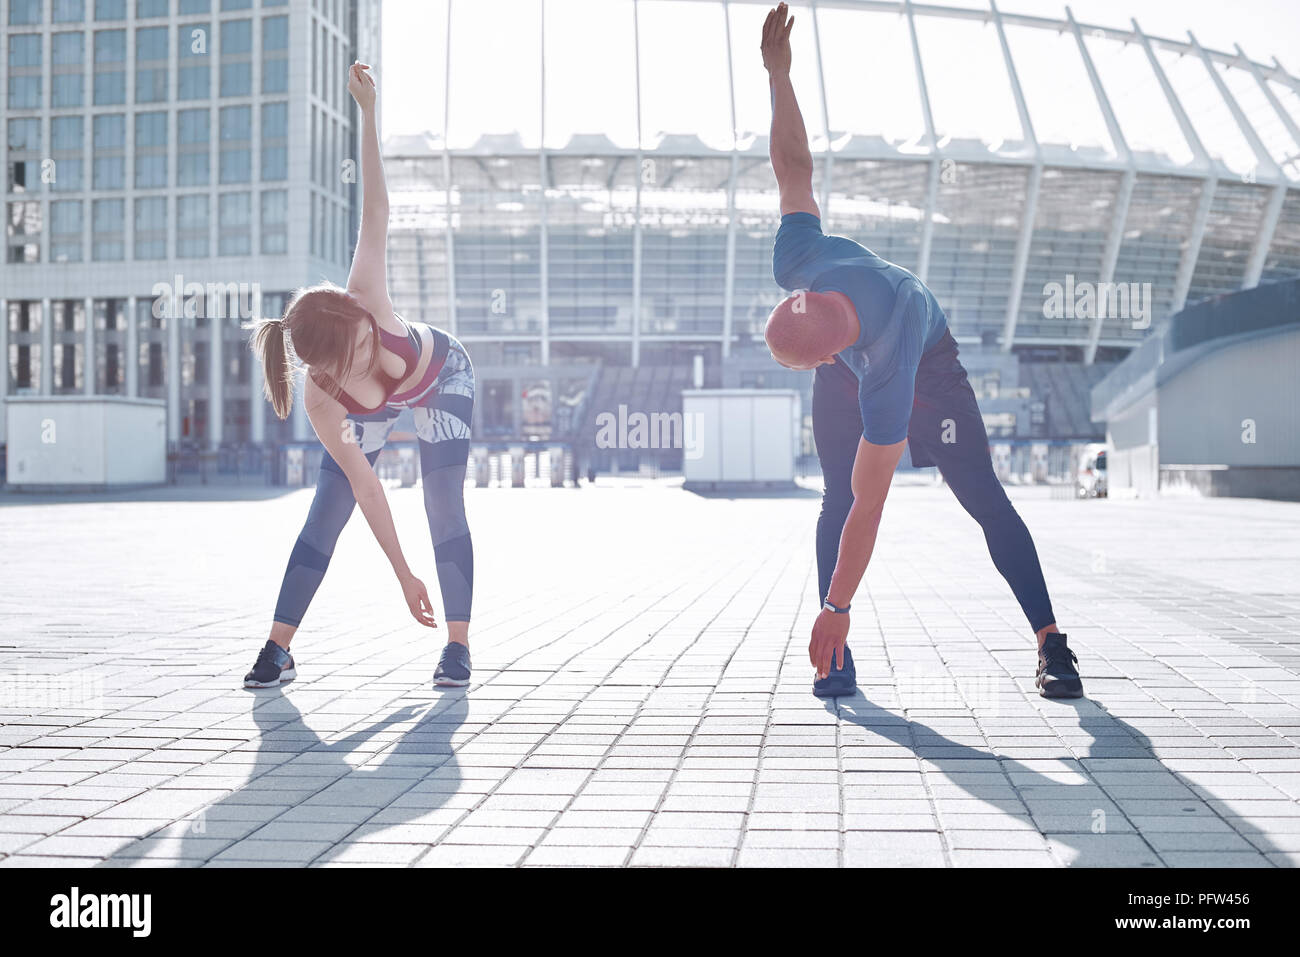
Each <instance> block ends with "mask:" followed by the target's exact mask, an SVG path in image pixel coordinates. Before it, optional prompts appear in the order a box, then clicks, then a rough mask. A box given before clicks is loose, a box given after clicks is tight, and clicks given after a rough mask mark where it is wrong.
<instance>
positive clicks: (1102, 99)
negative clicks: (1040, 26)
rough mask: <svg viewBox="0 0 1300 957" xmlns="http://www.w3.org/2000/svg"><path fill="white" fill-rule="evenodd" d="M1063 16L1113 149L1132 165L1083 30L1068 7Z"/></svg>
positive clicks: (1126, 141)
mask: <svg viewBox="0 0 1300 957" xmlns="http://www.w3.org/2000/svg"><path fill="white" fill-rule="evenodd" d="M1065 18H1066V22H1067V23H1068V24H1069V25H1070V30H1071V31H1072V32H1073V33H1074V42H1075V44H1076V45H1077V46H1078V48H1079V57H1080V58H1081V59H1082V60H1083V68H1084V70H1085V71H1086V72H1087V74H1088V82H1089V83H1091V84H1092V92H1093V95H1094V96H1096V97H1097V105H1098V106H1099V107H1101V115H1102V119H1104V120H1105V121H1106V129H1107V131H1109V133H1110V138H1111V141H1112V142H1113V143H1114V144H1115V151H1116V152H1117V153H1118V154H1119V156H1120V158H1121V159H1123V160H1124V161H1125V162H1126V163H1128V164H1129V166H1130V167H1131V166H1132V165H1133V152H1132V151H1131V150H1130V149H1129V148H1128V140H1127V139H1125V137H1124V130H1123V129H1122V128H1121V127H1120V125H1119V120H1118V119H1116V118H1115V111H1114V110H1113V109H1112V108H1111V105H1110V97H1108V96H1107V95H1106V88H1105V87H1104V86H1102V83H1101V76H1100V75H1099V74H1098V73H1097V66H1096V64H1095V63H1093V62H1092V54H1090V53H1089V52H1088V47H1087V45H1086V44H1085V43H1084V42H1083V32H1082V31H1081V30H1080V29H1079V24H1078V22H1077V21H1076V20H1075V19H1074V13H1073V12H1072V11H1071V10H1070V8H1069V7H1066V8H1065Z"/></svg>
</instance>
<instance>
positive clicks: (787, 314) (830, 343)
mask: <svg viewBox="0 0 1300 957" xmlns="http://www.w3.org/2000/svg"><path fill="white" fill-rule="evenodd" d="M763 338H764V339H766V340H767V347H768V349H770V350H771V351H772V358H774V359H776V361H777V362H779V363H781V365H783V366H785V367H786V368H787V369H812V368H814V367H816V366H818V365H820V364H821V363H822V362H823V361H824V360H830V359H832V358H833V357H834V355H835V353H837V352H839V351H840V350H841V349H845V348H847V347H848V346H849V345H851V344H852V343H853V341H854V339H856V338H857V335H856V332H855V331H854V330H852V329H850V328H849V317H848V315H847V313H846V312H845V310H844V308H843V307H842V306H841V305H840V304H839V303H838V302H836V301H835V300H834V299H833V298H831V296H829V295H828V294H826V293H824V292H809V291H807V290H800V291H799V292H796V293H793V294H791V295H790V296H787V297H786V298H785V299H782V300H781V301H780V302H779V303H778V304H777V307H776V308H775V309H773V310H772V314H771V315H770V316H768V317H767V327H766V328H765V329H764V330H763Z"/></svg>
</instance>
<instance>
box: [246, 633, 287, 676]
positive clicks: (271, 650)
mask: <svg viewBox="0 0 1300 957" xmlns="http://www.w3.org/2000/svg"><path fill="white" fill-rule="evenodd" d="M296 677H298V672H297V671H296V670H295V669H294V666H293V655H291V654H289V652H287V651H285V650H284V649H283V648H281V647H280V646H279V645H277V644H276V643H275V642H274V641H271V640H270V639H269V638H268V639H267V641H266V644H265V645H263V646H262V650H261V651H260V652H259V653H258V655H257V663H256V664H254V665H253V670H252V671H250V672H249V673H248V674H246V675H244V687H245V688H274V687H276V686H277V685H281V684H284V683H285V682H287V681H292V680H293V679H294V678H296Z"/></svg>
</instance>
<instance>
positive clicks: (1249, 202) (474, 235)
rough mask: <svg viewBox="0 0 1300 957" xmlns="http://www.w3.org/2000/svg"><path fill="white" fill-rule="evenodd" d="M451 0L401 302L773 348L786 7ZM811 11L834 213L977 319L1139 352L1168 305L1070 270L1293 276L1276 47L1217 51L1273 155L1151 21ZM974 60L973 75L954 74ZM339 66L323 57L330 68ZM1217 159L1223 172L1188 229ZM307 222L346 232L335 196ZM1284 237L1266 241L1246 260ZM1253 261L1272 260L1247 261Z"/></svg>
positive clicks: (1233, 277)
mask: <svg viewBox="0 0 1300 957" xmlns="http://www.w3.org/2000/svg"><path fill="white" fill-rule="evenodd" d="M430 7H431V8H432V9H431V11H430V15H429V17H428V22H429V23H430V24H432V28H431V32H430V34H429V35H428V36H426V37H422V40H421V42H422V43H424V44H425V45H426V46H427V45H429V44H434V45H436V46H437V48H438V50H439V51H445V53H446V56H447V58H448V60H447V69H446V72H445V74H444V71H443V70H441V69H439V70H432V71H429V82H430V88H429V91H428V98H427V99H428V104H429V111H430V121H429V130H430V132H428V133H427V134H424V135H419V136H415V135H412V136H398V137H393V138H391V139H390V140H389V142H388V143H387V144H386V154H387V156H386V162H387V164H388V170H389V173H390V180H391V189H390V193H391V196H392V202H393V207H394V224H393V228H392V230H391V234H390V259H389V266H390V275H391V283H392V291H393V296H394V300H395V302H396V303H397V304H398V307H399V309H400V310H401V311H402V312H403V313H404V314H406V315H411V316H424V317H429V318H430V321H441V322H444V323H446V324H447V325H448V326H449V327H450V328H452V329H453V330H454V331H455V332H456V333H457V334H458V335H461V336H464V337H466V338H467V339H470V340H472V341H474V342H476V343H481V344H483V345H491V347H492V349H493V353H492V354H494V355H495V354H501V355H504V347H505V346H507V345H508V346H511V347H512V348H524V347H530V348H534V351H533V352H532V353H530V355H533V354H535V355H538V356H540V357H541V358H542V359H551V360H553V361H558V359H559V358H560V357H578V358H581V357H584V356H585V357H590V358H601V357H603V356H605V355H606V353H607V352H608V350H609V349H611V348H613V349H614V351H615V353H616V354H618V355H628V356H639V357H640V359H641V361H643V362H644V361H648V360H647V357H651V356H659V355H668V354H671V352H672V350H673V349H674V348H676V346H675V345H674V343H678V344H684V345H686V346H687V347H691V348H693V347H695V346H699V347H701V348H702V347H703V345H704V344H716V345H718V346H720V347H721V348H722V352H723V354H744V353H746V352H748V351H753V352H756V353H759V354H762V353H763V352H765V350H764V348H763V345H762V341H761V329H762V324H763V322H764V321H765V320H766V317H767V314H768V312H769V311H770V309H771V307H772V306H773V305H774V304H775V303H776V302H777V301H778V300H779V298H780V297H781V296H782V295H783V293H782V291H781V290H779V289H777V288H776V286H775V285H774V283H773V281H772V278H771V244H772V237H773V234H774V231H775V229H776V226H777V222H778V216H777V211H776V208H775V206H776V203H775V189H774V185H775V184H774V181H773V179H772V174H771V169H770V165H769V164H768V161H767V157H766V135H767V129H768V124H769V121H770V103H769V101H768V87H767V83H766V78H765V76H764V75H763V73H762V68H761V64H759V62H758V60H757V58H756V57H755V56H753V51H752V49H751V47H750V45H749V43H748V41H747V40H746V39H745V38H746V37H750V36H752V35H753V34H754V33H756V32H757V30H758V27H759V24H760V23H761V21H762V18H763V16H764V15H765V13H766V9H765V8H762V7H761V5H756V4H741V3H737V4H729V5H727V4H723V3H721V2H710V0H645V2H641V3H639V4H635V5H634V4H633V3H631V2H630V0H545V2H544V3H537V2H532V0H485V2H482V3H476V4H472V5H470V4H462V3H452V4H451V5H450V10H449V8H448V3H447V2H446V0H430ZM792 7H793V8H794V11H793V12H794V13H795V15H796V16H797V17H799V18H802V20H803V21H804V22H807V21H808V20H812V19H814V18H815V20H816V23H817V27H818V29H817V31H815V32H814V31H813V30H803V31H796V37H795V40H794V41H793V42H795V44H796V49H795V59H796V63H797V64H798V66H797V68H796V69H797V71H799V72H798V75H797V76H796V77H795V84H796V88H797V89H798V91H799V97H800V105H801V107H802V112H803V116H804V121H805V124H806V126H807V128H808V134H809V140H810V145H811V147H812V149H813V152H814V158H815V161H816V172H815V176H814V188H815V190H816V195H817V197H818V200H819V203H821V205H822V212H823V219H824V223H825V225H826V227H827V229H828V231H830V232H835V233H840V234H843V235H847V236H850V237H852V238H854V239H857V240H859V241H860V242H862V243H864V244H865V245H867V246H868V247H870V248H871V249H873V250H874V251H875V252H877V253H879V254H880V255H881V256H883V257H885V258H886V259H889V260H891V261H893V262H897V263H899V264H901V265H903V266H905V267H907V268H909V269H911V270H913V271H916V272H918V273H920V274H922V278H923V279H924V280H925V281H926V282H927V283H928V284H929V285H930V287H931V288H932V289H933V290H934V292H935V294H936V295H937V296H938V298H939V300H940V303H941V304H942V305H943V307H944V309H945V311H946V312H947V314H948V317H949V319H950V322H951V325H952V328H953V330H954V333H955V334H956V335H957V336H958V337H959V338H960V339H961V340H962V341H963V342H968V343H982V344H984V345H985V346H988V347H990V348H997V347H1001V348H1012V347H1021V346H1023V347H1027V348H1033V347H1037V346H1040V345H1042V346H1052V347H1056V346H1062V347H1064V346H1070V345H1074V346H1077V347H1089V348H1090V349H1091V350H1093V351H1095V350H1096V349H1097V348H1099V347H1105V348H1110V349H1121V350H1122V349H1126V348H1128V347H1129V346H1130V345H1131V344H1133V343H1135V342H1136V341H1138V340H1140V339H1141V338H1142V337H1143V336H1144V335H1145V334H1146V326H1139V325H1136V324H1135V323H1134V322H1133V321H1132V317H1131V316H1130V315H1105V316H1103V317H1102V318H1101V319H1100V321H1099V322H1094V321H1093V319H1092V318H1091V317H1089V316H1087V315H1080V316H1070V315H1067V316H1057V315H1054V314H1052V313H1051V312H1050V311H1049V310H1048V309H1047V308H1046V304H1045V303H1046V299H1047V297H1048V290H1050V289H1051V288H1052V287H1053V285H1054V284H1062V285H1064V284H1065V283H1066V282H1067V281H1069V282H1071V283H1074V282H1078V283H1092V284H1097V283H1104V282H1112V283H1121V282H1122V283H1125V284H1134V283H1135V284H1138V285H1139V286H1142V287H1144V288H1145V287H1147V286H1149V288H1150V304H1151V307H1152V311H1153V315H1154V316H1155V317H1157V318H1158V317H1160V316H1163V315H1167V314H1168V313H1169V312H1170V311H1172V310H1173V309H1175V308H1177V307H1178V306H1180V305H1182V304H1184V303H1186V302H1191V301H1195V300H1197V299H1200V298H1204V297H1207V296H1213V295H1217V294H1219V293H1222V292H1228V291H1231V290H1234V289H1237V288H1240V287H1241V286H1242V284H1243V283H1245V282H1248V281H1251V280H1255V281H1257V280H1258V278H1262V277H1263V276H1273V277H1276V276H1279V275H1294V274H1295V273H1296V272H1297V271H1300V262H1297V256H1298V254H1297V251H1296V250H1297V242H1298V241H1300V240H1297V236H1298V235H1300V234H1298V232H1297V226H1296V223H1297V221H1298V219H1300V212H1297V211H1298V210H1300V200H1297V199H1295V196H1296V195H1297V187H1300V173H1293V171H1294V170H1296V169H1300V167H1296V165H1295V162H1296V161H1295V157H1296V156H1297V155H1300V144H1297V143H1296V142H1294V141H1293V138H1292V135H1291V132H1290V131H1291V130H1293V129H1294V128H1295V122H1294V121H1295V120H1296V119H1297V116H1298V115H1300V111H1295V112H1296V113H1297V115H1293V116H1291V118H1290V121H1287V120H1284V119H1281V118H1279V116H1278V115H1277V112H1278V111H1277V108H1276V107H1275V101H1276V102H1277V103H1280V104H1282V105H1283V108H1286V109H1291V108H1292V107H1296V106H1300V97H1297V96H1296V94H1295V92H1294V86H1295V84H1294V82H1292V83H1291V84H1289V85H1288V84H1286V83H1279V82H1278V81H1277V80H1275V79H1273V78H1272V77H1273V76H1275V74H1276V70H1277V68H1276V67H1274V66H1269V67H1262V66H1260V67H1257V69H1259V70H1262V74H1261V77H1259V78H1257V77H1255V76H1253V75H1252V74H1251V72H1250V70H1251V67H1250V66H1249V65H1248V64H1247V63H1246V62H1245V61H1244V60H1241V59H1240V58H1236V57H1225V56H1222V55H1216V56H1215V58H1213V62H1212V66H1211V67H1210V69H1212V70H1213V71H1214V72H1215V73H1217V74H1218V75H1219V76H1221V77H1222V79H1223V81H1224V83H1225V84H1226V86H1227V88H1228V89H1229V90H1231V91H1233V96H1234V97H1235V98H1236V100H1237V101H1239V103H1240V105H1241V106H1242V108H1243V109H1244V111H1245V113H1246V115H1247V116H1248V117H1249V118H1250V122H1251V124H1252V125H1253V126H1255V127H1257V128H1258V131H1259V141H1260V143H1261V144H1263V149H1264V151H1265V152H1266V153H1267V155H1266V156H1255V155H1253V154H1252V155H1247V154H1248V153H1250V151H1251V147H1250V143H1249V142H1248V139H1249V138H1248V137H1246V136H1244V135H1241V134H1240V131H1239V129H1238V125H1237V122H1236V120H1235V118H1234V115H1233V113H1232V106H1233V104H1230V103H1229V102H1228V101H1227V100H1226V99H1225V98H1224V96H1223V95H1222V93H1221V91H1220V90H1219V89H1218V88H1217V86H1216V84H1215V83H1214V82H1213V81H1212V77H1211V74H1210V71H1209V69H1207V66H1206V64H1205V62H1203V60H1202V58H1201V57H1200V55H1199V53H1197V52H1196V51H1195V50H1194V49H1193V48H1192V47H1191V45H1190V44H1187V43H1181V45H1180V42H1179V41H1166V40H1159V41H1152V42H1151V48H1152V50H1153V51H1154V52H1153V54H1152V55H1151V56H1148V54H1147V52H1146V51H1145V49H1144V45H1145V44H1146V43H1147V38H1145V37H1142V36H1140V35H1139V34H1137V33H1135V32H1134V33H1131V34H1130V35H1129V39H1128V40H1127V41H1126V42H1121V41H1120V40H1117V39H1115V31H1110V32H1103V31H1100V30H1092V29H1086V28H1084V29H1081V30H1080V31H1079V32H1078V33H1077V34H1076V32H1075V31H1074V30H1073V29H1072V28H1071V27H1070V24H1069V23H1068V22H1062V23H1060V24H1056V25H1055V26H1054V28H1053V29H1045V28H1044V26H1045V23H1034V22H1028V21H1026V20H1023V19H1020V18H1017V17H1015V16H1011V15H1008V16H1006V17H1004V18H1002V19H1001V20H999V19H998V18H996V17H994V16H992V15H991V14H988V15H982V16H980V17H974V16H970V15H969V11H964V10H960V9H953V10H951V11H945V10H944V9H943V8H941V7H936V6H931V5H922V6H921V7H918V8H916V9H914V10H913V11H912V13H911V14H910V15H904V16H900V15H899V14H900V13H904V12H905V11H904V10H903V9H902V7H901V6H900V8H899V10H897V11H889V10H882V9H861V10H859V9H853V8H850V7H842V6H818V7H816V8H815V9H814V8H813V7H812V6H811V5H810V4H807V3H795V4H792ZM502 22H509V23H510V24H511V29H510V31H506V32H503V31H501V30H499V28H498V25H499V24H500V23H502ZM594 30H599V32H600V35H601V37H602V42H601V43H600V44H599V45H598V47H599V49H593V50H592V51H590V52H591V56H590V58H583V59H581V60H577V59H575V58H573V57H571V56H568V55H566V54H567V51H568V38H569V37H570V36H572V35H573V34H574V33H575V32H578V31H582V32H590V31H594ZM506 33H508V35H506ZM863 37H869V38H870V40H869V41H868V43H867V46H868V47H869V49H865V50H864V43H863V40H862V38H863ZM728 42H730V45H731V49H730V50H729V51H728V50H727V49H726V47H727V44H728ZM638 44H639V45H638ZM320 46H321V45H320V44H318V43H317V42H316V41H315V38H313V48H314V49H315V48H317V47H320ZM914 47H915V53H914ZM322 49H323V47H322ZM719 51H721V54H722V55H719ZM318 53H319V51H318ZM728 53H729V54H730V56H729V57H728V56H727V55H726V54H728ZM954 55H960V57H961V58H962V62H963V64H965V67H964V68H963V69H962V70H953V69H951V66H950V64H951V62H952V58H953V56H954ZM326 59H327V58H325V57H323V56H321V57H320V58H319V59H313V63H315V64H316V68H314V70H313V75H315V72H316V69H319V70H320V71H321V73H322V75H323V73H324V70H325V60H326ZM502 60H508V61H509V62H510V64H511V76H512V79H513V82H512V83H511V84H509V85H504V86H503V85H501V84H499V83H491V82H490V78H489V76H488V73H489V72H490V71H491V70H494V69H495V66H493V64H495V63H498V62H501V61H502ZM682 63H690V64H691V68H690V69H689V70H684V69H682V68H681V64H682ZM1090 64H1091V66H1092V67H1093V69H1094V70H1095V72H1096V75H1097V78H1098V84H1099V87H1100V91H1098V90H1095V89H1094V87H1093V84H1092V82H1091V81H1090V74H1089V69H1088V67H1089V65H1090ZM1011 66H1014V68H1015V72H1014V76H1013V72H1012V70H1011V69H1010V67H1011ZM1162 71H1163V72H1162ZM593 76H599V77H600V82H599V83H597V84H594V83H592V82H591V77H593ZM823 78H825V80H826V82H825V84H824V88H825V90H826V97H827V99H826V101H825V102H823V100H822V91H823V82H822V81H823ZM850 80H851V81H852V82H850ZM1017 80H1018V82H1017ZM321 82H322V84H324V83H325V81H324V80H322V81H321ZM448 84H449V85H448ZM881 86H888V87H889V88H890V90H891V94H893V95H891V96H890V97H889V98H888V100H889V102H887V103H881V102H880V98H866V97H861V96H853V95H849V94H847V93H846V91H851V90H860V89H863V88H869V87H881ZM1263 86H1267V87H1268V90H1269V93H1268V94H1266V93H1265V92H1264V91H1263V90H1262V89H1261V87H1263ZM1166 89H1168V90H1170V91H1172V93H1173V96H1174V97H1175V102H1171V101H1170V97H1169V96H1168V95H1167V94H1166ZM524 90H526V91H528V95H521V91H524ZM1270 94H1271V95H1270ZM1019 98H1022V99H1023V104H1022V103H1021V102H1020V99H1019ZM444 103H445V106H446V108H445V110H444ZM1022 105H1023V110H1022ZM1180 110H1183V111H1186V113H1187V114H1188V115H1190V116H1191V117H1192V127H1193V128H1194V130H1195V132H1196V134H1197V137H1196V139H1197V140H1199V143H1200V144H1203V153H1202V152H1198V151H1199V150H1201V148H1202V147H1201V146H1200V145H1197V143H1194V142H1193V140H1192V138H1190V136H1189V134H1188V132H1187V131H1186V130H1185V129H1184V127H1183V126H1182V125H1181V124H1180V120H1179V111H1180ZM1022 114H1023V115H1022ZM1202 127H1203V128H1202ZM1116 128H1118V133H1116ZM321 138H324V139H326V140H328V139H329V133H328V130H326V131H325V132H323V133H322V134H321ZM1243 148H1244V149H1243ZM263 150H264V156H263V163H264V164H265V163H266V162H267V158H266V155H265V150H266V147H265V145H264V146H263ZM1270 161H1271V162H1272V163H1274V164H1276V167H1277V168H1278V169H1281V170H1284V171H1287V172H1285V176H1286V177H1287V178H1286V179H1285V180H1284V181H1283V185H1284V186H1285V188H1287V189H1288V193H1287V197H1286V201H1285V202H1283V203H1282V204H1281V214H1280V215H1279V216H1277V217H1276V220H1277V221H1276V223H1275V224H1274V223H1272V222H1270V217H1269V200H1270V196H1271V195H1272V191H1273V189H1274V188H1275V187H1274V186H1273V185H1272V184H1266V183H1260V182H1255V181H1249V180H1243V179H1241V177H1242V176H1244V175H1246V174H1247V172H1248V171H1249V169H1252V168H1256V167H1258V168H1259V169H1263V168H1265V167H1266V166H1267V164H1268V162H1270ZM318 162H319V163H320V164H322V165H324V164H325V163H326V162H327V158H326V157H325V156H322V157H320V158H319V159H318ZM1257 171H1258V170H1257ZM1207 180H1217V189H1216V190H1215V193H1214V196H1213V198H1212V202H1211V204H1210V208H1209V210H1208V217H1207V218H1206V226H1205V229H1204V230H1203V235H1202V236H1200V238H1199V241H1198V242H1197V243H1196V244H1195V246H1193V244H1192V242H1191V240H1193V239H1196V237H1195V236H1192V235H1189V234H1193V233H1196V232H1198V230H1197V228H1196V226H1197V219H1198V217H1197V209H1198V205H1199V197H1200V195H1201V193H1202V190H1204V189H1206V188H1208V187H1207V186H1206V183H1207ZM312 216H313V222H314V223H316V224H317V225H316V226H314V227H313V229H314V230H315V229H316V228H317V227H318V228H319V229H320V231H321V234H322V239H321V242H322V243H324V242H326V241H327V239H326V237H327V236H328V235H329V233H328V230H329V229H330V228H331V226H330V224H329V222H328V217H327V216H326V215H325V213H324V211H323V210H319V209H313V210H312ZM1262 230H1267V231H1268V232H1269V235H1270V237H1271V245H1270V246H1269V251H1268V254H1267V255H1264V256H1262V257H1253V256H1252V248H1253V247H1254V246H1255V245H1256V244H1257V243H1258V242H1259V234H1260V232H1261V231H1262ZM1189 250H1190V252H1189ZM1192 254H1195V258H1194V259H1191V260H1188V257H1189V256H1191V255H1192ZM1256 258H1258V259H1261V260H1262V262H1263V267H1262V273H1261V277H1255V276H1253V275H1251V274H1249V273H1248V269H1249V268H1250V265H1249V264H1250V262H1251V261H1252V259H1256ZM1184 260H1188V262H1184ZM1189 266H1190V268H1188V267H1189ZM1008 331H1010V339H1009V340H1008ZM611 342H612V343H620V344H621V345H617V346H611V345H610V343H611ZM657 344H658V345H657ZM498 346H500V347H501V348H500V350H498ZM665 350H667V351H665Z"/></svg>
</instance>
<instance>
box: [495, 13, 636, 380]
mask: <svg viewBox="0 0 1300 957" xmlns="http://www.w3.org/2000/svg"><path fill="white" fill-rule="evenodd" d="M537 8H538V9H537V16H538V30H537V37H538V41H539V43H540V45H541V51H540V53H541V57H540V58H541V63H540V69H539V70H538V77H537V113H538V119H537V124H538V125H537V129H538V132H539V135H538V143H537V170H538V172H537V176H538V180H537V181H538V184H539V186H540V187H541V188H540V189H539V190H538V197H537V210H538V218H539V220H540V223H539V226H540V227H541V228H540V229H539V230H538V237H539V242H538V249H537V273H538V275H537V286H538V293H539V295H538V298H539V299H540V300H541V302H540V303H539V308H538V313H539V315H538V318H539V319H540V321H541V327H542V365H547V364H549V363H550V361H551V275H550V273H551V244H550V240H551V233H550V223H549V218H550V217H549V216H548V215H547V213H548V210H547V201H546V190H547V188H548V187H549V185H550V177H549V176H548V175H547V174H548V173H549V172H550V170H548V169H547V166H546V0H537ZM511 308H514V304H513V303H512V304H511ZM633 365H635V362H634V363H633Z"/></svg>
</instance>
